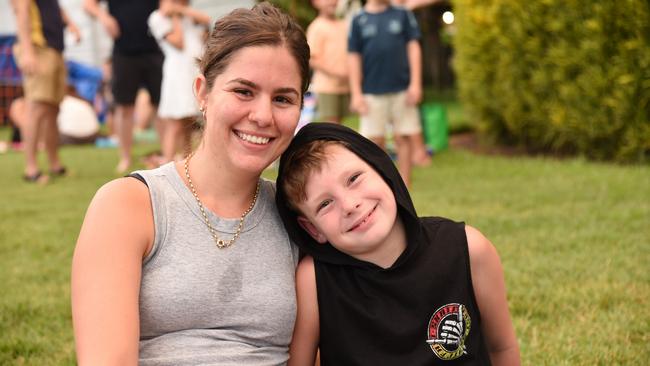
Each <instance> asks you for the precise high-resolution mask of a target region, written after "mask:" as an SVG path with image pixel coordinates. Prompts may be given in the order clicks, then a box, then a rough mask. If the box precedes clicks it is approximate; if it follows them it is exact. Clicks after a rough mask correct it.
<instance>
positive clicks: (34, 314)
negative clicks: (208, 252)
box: [0, 134, 650, 365]
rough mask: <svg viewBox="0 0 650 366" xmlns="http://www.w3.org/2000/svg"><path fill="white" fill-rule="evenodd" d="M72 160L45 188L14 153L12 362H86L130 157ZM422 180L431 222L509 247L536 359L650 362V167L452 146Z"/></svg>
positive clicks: (525, 334)
mask: <svg viewBox="0 0 650 366" xmlns="http://www.w3.org/2000/svg"><path fill="white" fill-rule="evenodd" d="M0 137H2V134H0ZM153 149H155V146H152V145H139V146H138V147H137V148H136V153H137V154H139V155H142V154H144V153H146V152H148V151H150V150H153ZM62 157H63V160H64V161H65V163H66V165H67V166H68V167H69V170H70V176H69V177H66V178H62V179H58V180H55V181H53V182H50V184H48V185H47V186H36V185H30V184H26V183H23V182H22V180H21V179H20V176H21V172H22V155H20V154H18V153H15V152H10V153H7V154H4V155H0V171H1V172H2V174H0V199H1V203H0V218H1V220H0V293H1V294H2V295H1V296H0V334H1V336H0V364H2V365H5V364H12V365H13V364H17V365H22V364H29V365H61V364H73V363H74V359H75V358H74V343H73V336H72V325H71V320H70V318H71V317H70V303H69V297H70V288H69V281H70V263H71V257H72V252H73V250H74V245H75V240H76V238H77V235H78V232H79V228H80V225H81V222H82V219H83V216H84V212H85V209H86V207H87V205H88V203H89V201H90V199H91V198H92V196H93V194H94V192H95V191H96V190H97V188H98V187H99V186H101V185H102V184H103V183H105V182H106V181H108V180H110V179H112V178H114V177H115V175H114V174H113V173H112V172H113V168H114V166H115V164H116V163H117V152H116V151H115V150H114V149H97V148H94V147H90V146H88V147H65V148H63V149H62ZM267 175H268V176H270V177H273V176H274V175H275V172H274V171H269V172H268V173H267ZM413 181H414V184H413V189H412V193H413V198H414V201H415V203H416V207H417V209H418V210H419V213H420V214H421V215H439V216H446V217H449V218H452V219H455V220H462V221H466V222H467V223H469V224H471V225H473V226H475V227H477V228H479V229H480V230H481V231H482V232H483V233H484V234H485V235H486V236H488V238H490V239H491V240H492V242H493V243H494V244H495V246H496V247H497V249H498V250H499V252H500V254H501V259H502V261H503V264H504V267H505V273H506V281H507V286H508V293H509V299H510V307H511V311H512V314H513V317H514V323H515V327H516V330H517V335H518V338H519V342H520V345H521V351H522V357H523V363H524V364H525V365H645V364H647V361H648V360H649V359H650V347H649V346H648V344H650V311H649V310H648V309H650V303H649V299H650V271H648V268H649V263H650V167H648V166H617V165H609V164H598V163H591V162H586V161H584V160H582V159H569V160H554V159H549V158H530V157H519V158H505V157H494V156H478V155H473V154H471V153H468V152H465V151H457V150H450V151H445V152H442V153H440V154H438V155H436V156H434V159H433V164H432V165H431V167H429V168H420V169H416V171H415V172H414V179H413Z"/></svg>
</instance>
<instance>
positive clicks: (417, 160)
mask: <svg viewBox="0 0 650 366" xmlns="http://www.w3.org/2000/svg"><path fill="white" fill-rule="evenodd" d="M408 138H409V139H410V141H411V146H412V148H413V149H412V154H411V162H412V163H413V165H415V166H422V167H425V166H429V164H431V157H430V156H429V153H428V152H427V147H426V145H425V144H424V138H423V137H422V133H421V132H420V133H416V134H413V135H410V136H408Z"/></svg>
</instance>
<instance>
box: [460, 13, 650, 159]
mask: <svg viewBox="0 0 650 366" xmlns="http://www.w3.org/2000/svg"><path fill="white" fill-rule="evenodd" d="M453 4H454V13H455V15H456V23H455V27H456V35H455V37H454V47H455V52H456V53H455V59H454V67H455V70H456V73H457V77H458V87H459V91H460V98H461V100H462V102H463V104H464V106H465V108H466V109H467V113H468V115H469V118H471V119H473V121H475V123H476V127H477V129H478V130H479V131H481V132H483V133H486V134H488V135H490V136H492V137H495V138H497V139H498V140H499V141H500V142H505V143H511V144H518V145H523V146H525V147H527V148H528V149H530V150H532V151H547V152H549V151H550V152H563V153H566V152H569V153H575V154H580V155H584V156H587V157H589V158H593V159H599V160H601V159H607V160H609V159H614V160H618V161H648V159H649V157H650V9H649V2H648V1H647V0H598V1H592V0H583V1H580V0H531V1H524V0H455V1H454V2H453Z"/></svg>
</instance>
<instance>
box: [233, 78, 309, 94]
mask: <svg viewBox="0 0 650 366" xmlns="http://www.w3.org/2000/svg"><path fill="white" fill-rule="evenodd" d="M227 84H242V85H246V86H248V87H249V88H252V89H255V90H259V89H260V86H259V85H257V84H255V83H254V82H252V81H250V80H246V79H242V78H235V79H232V80H230V81H229V82H227ZM274 92H275V93H281V94H282V93H292V94H295V95H296V97H298V96H300V93H298V91H297V90H296V89H294V88H291V87H283V88H278V89H275V90H274Z"/></svg>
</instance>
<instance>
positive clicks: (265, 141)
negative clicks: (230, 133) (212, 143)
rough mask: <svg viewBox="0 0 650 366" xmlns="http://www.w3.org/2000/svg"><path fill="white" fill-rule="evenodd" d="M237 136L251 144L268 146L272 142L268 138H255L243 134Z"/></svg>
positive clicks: (238, 133) (239, 133)
mask: <svg viewBox="0 0 650 366" xmlns="http://www.w3.org/2000/svg"><path fill="white" fill-rule="evenodd" d="M237 136H239V138H240V139H242V140H244V141H248V142H250V143H253V144H257V145H264V144H268V143H269V141H270V140H271V139H270V138H268V137H260V136H253V135H249V134H246V133H242V132H237Z"/></svg>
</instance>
